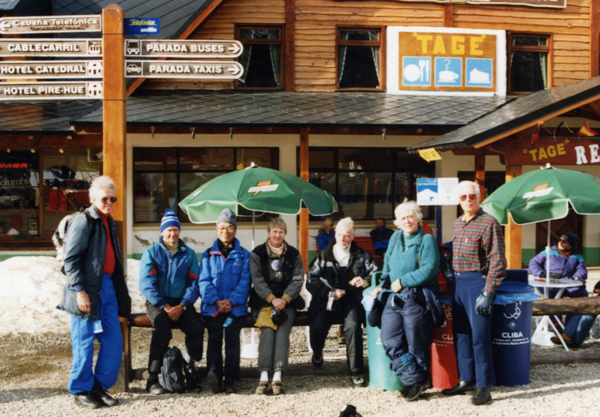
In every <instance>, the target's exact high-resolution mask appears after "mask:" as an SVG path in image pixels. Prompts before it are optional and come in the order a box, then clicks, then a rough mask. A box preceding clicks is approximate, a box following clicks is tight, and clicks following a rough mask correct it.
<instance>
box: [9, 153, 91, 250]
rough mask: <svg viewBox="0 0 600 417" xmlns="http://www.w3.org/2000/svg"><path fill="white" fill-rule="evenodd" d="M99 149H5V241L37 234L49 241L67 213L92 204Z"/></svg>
mask: <svg viewBox="0 0 600 417" xmlns="http://www.w3.org/2000/svg"><path fill="white" fill-rule="evenodd" d="M99 152H100V149H87V150H86V149H61V150H60V151H59V150H58V149H38V150H36V149H34V151H33V152H32V151H31V150H29V149H27V150H17V149H13V150H10V151H8V150H6V151H0V241H4V242H5V243H6V242H8V241H10V242H11V245H14V244H18V243H19V242H23V243H24V242H26V241H32V240H45V241H47V242H49V240H50V239H51V238H52V235H53V234H54V231H55V230H56V227H57V226H58V223H59V222H60V221H61V220H62V218H63V217H65V216H66V215H68V214H70V213H73V212H75V211H77V210H79V209H80V208H81V207H88V206H89V205H90V200H89V193H88V189H89V185H90V183H91V181H93V180H94V179H95V178H96V177H98V176H99V175H101V174H102V161H101V160H97V159H96V158H94V155H96V154H98V153H99ZM40 163H41V165H42V171H41V172H42V175H43V179H42V181H40V169H39V166H40ZM42 196H43V197H42ZM40 205H41V206H42V210H41V211H40Z"/></svg>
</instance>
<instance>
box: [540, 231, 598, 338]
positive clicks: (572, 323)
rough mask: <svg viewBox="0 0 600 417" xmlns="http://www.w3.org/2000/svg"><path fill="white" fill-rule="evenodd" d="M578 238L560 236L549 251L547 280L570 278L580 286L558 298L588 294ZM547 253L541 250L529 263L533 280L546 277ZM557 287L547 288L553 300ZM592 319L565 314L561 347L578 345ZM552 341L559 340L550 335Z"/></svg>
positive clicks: (565, 235)
mask: <svg viewBox="0 0 600 417" xmlns="http://www.w3.org/2000/svg"><path fill="white" fill-rule="evenodd" d="M578 243H579V237H577V235H576V234H574V233H565V234H563V235H562V236H561V237H560V239H559V241H558V244H557V245H556V246H552V247H551V248H550V267H549V270H550V277H551V278H571V279H574V280H577V281H582V282H583V285H579V286H574V287H570V288H567V289H566V291H565V292H564V293H563V295H562V297H569V298H579V297H587V296H588V295H589V293H588V291H587V290H586V288H585V280H586V279H587V267H586V265H585V261H584V260H583V256H581V253H580V252H579V251H578V250H577V249H575V247H576V246H577V244H578ZM546 256H547V251H546V250H543V251H542V252H540V253H538V254H537V255H536V256H535V257H534V258H533V259H532V260H531V261H529V272H530V273H531V274H532V275H534V276H536V277H546V264H547V259H546ZM559 290H560V289H559V288H550V291H549V297H550V298H555V297H556V295H557V294H558V291H559ZM594 320H595V316H580V315H568V316H567V324H566V327H565V329H564V331H563V333H562V335H561V336H562V338H563V339H564V341H565V344H566V345H567V346H569V347H576V346H578V345H580V344H581V343H582V342H583V341H584V340H585V338H586V337H587V335H588V334H589V331H590V329H591V327H592V325H593V324H594ZM586 329H587V331H586ZM551 340H552V342H554V343H556V344H558V345H560V344H561V343H562V342H561V340H560V338H558V337H556V336H554V337H552V338H551Z"/></svg>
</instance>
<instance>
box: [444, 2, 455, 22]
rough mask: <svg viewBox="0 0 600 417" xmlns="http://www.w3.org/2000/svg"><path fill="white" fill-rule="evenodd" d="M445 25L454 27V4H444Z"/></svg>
mask: <svg viewBox="0 0 600 417" xmlns="http://www.w3.org/2000/svg"><path fill="white" fill-rule="evenodd" d="M444 27H445V28H451V27H454V5H453V4H444Z"/></svg>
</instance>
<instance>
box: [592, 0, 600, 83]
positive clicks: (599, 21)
mask: <svg viewBox="0 0 600 417" xmlns="http://www.w3.org/2000/svg"><path fill="white" fill-rule="evenodd" d="M598 75H600V0H591V1H590V78H591V77H596V76H598Z"/></svg>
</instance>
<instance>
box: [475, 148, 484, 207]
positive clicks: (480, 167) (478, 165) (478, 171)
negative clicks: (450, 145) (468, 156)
mask: <svg viewBox="0 0 600 417" xmlns="http://www.w3.org/2000/svg"><path fill="white" fill-rule="evenodd" d="M475 182H476V183H477V184H478V185H479V191H480V194H481V195H480V199H479V202H480V203H481V202H482V201H483V200H485V155H475Z"/></svg>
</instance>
